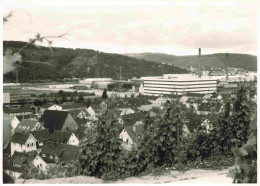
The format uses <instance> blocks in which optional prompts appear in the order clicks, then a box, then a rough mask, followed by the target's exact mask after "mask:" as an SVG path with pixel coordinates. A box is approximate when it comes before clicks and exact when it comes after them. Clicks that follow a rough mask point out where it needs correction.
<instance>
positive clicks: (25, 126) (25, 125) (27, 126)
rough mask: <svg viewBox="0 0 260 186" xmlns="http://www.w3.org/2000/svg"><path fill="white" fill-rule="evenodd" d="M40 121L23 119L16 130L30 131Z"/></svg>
mask: <svg viewBox="0 0 260 186" xmlns="http://www.w3.org/2000/svg"><path fill="white" fill-rule="evenodd" d="M37 123H38V121H37V120H31V119H23V120H22V121H21V122H20V123H19V124H18V126H17V127H16V128H15V132H29V131H31V130H32V129H33V128H34V127H35V125H36V124H37Z"/></svg>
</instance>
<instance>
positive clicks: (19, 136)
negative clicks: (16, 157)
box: [11, 132, 31, 144]
mask: <svg viewBox="0 0 260 186" xmlns="http://www.w3.org/2000/svg"><path fill="white" fill-rule="evenodd" d="M30 135H31V134H29V133H17V132H15V133H14V135H13V136H12V139H11V142H13V143H19V144H24V143H25V142H26V141H27V139H28V138H29V136H30Z"/></svg>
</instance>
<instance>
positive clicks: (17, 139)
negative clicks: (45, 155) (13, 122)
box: [11, 133, 37, 156]
mask: <svg viewBox="0 0 260 186" xmlns="http://www.w3.org/2000/svg"><path fill="white" fill-rule="evenodd" d="M36 142H37V140H36V139H35V138H34V137H33V135H32V134H24V133H14V135H13V136H12V139H11V156H12V155H13V154H14V152H15V151H17V152H30V151H36V150H37V148H36Z"/></svg>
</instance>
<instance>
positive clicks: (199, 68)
mask: <svg viewBox="0 0 260 186" xmlns="http://www.w3.org/2000/svg"><path fill="white" fill-rule="evenodd" d="M198 76H199V78H200V77H201V49H200V48H199V61H198Z"/></svg>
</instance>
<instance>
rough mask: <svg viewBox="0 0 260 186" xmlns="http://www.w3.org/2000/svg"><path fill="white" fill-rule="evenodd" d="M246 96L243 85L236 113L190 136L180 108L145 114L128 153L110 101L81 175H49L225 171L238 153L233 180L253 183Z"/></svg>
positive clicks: (88, 144) (86, 148)
mask: <svg viewBox="0 0 260 186" xmlns="http://www.w3.org/2000/svg"><path fill="white" fill-rule="evenodd" d="M245 95H246V89H245V88H244V87H242V88H241V89H240V90H239V91H238V96H237V100H236V101H235V103H236V104H235V108H234V109H233V110H232V111H233V115H230V107H228V106H227V107H226V110H225V112H224V113H223V114H220V115H218V118H217V119H213V120H212V122H213V125H214V128H213V129H211V130H210V131H208V130H207V129H206V128H204V127H199V128H198V129H197V130H196V132H195V133H194V134H192V135H190V136H184V135H183V131H182V126H183V121H182V118H183V111H182V109H181V107H179V105H178V104H177V103H172V104H169V105H166V106H165V109H164V110H163V111H162V112H158V113H157V114H156V115H153V116H152V115H149V114H148V115H147V116H146V120H145V125H144V132H143V135H142V136H141V137H140V139H139V140H138V143H137V145H136V146H134V148H133V149H132V151H130V152H128V151H125V150H123V149H122V148H121V142H120V140H119V138H118V136H119V132H120V131H119V130H118V129H119V128H120V124H119V123H118V120H117V118H118V112H117V109H116V103H115V100H113V98H111V99H107V100H106V104H103V108H102V115H101V116H100V117H99V120H98V121H97V123H96V124H95V127H93V128H91V132H90V133H88V134H87V138H88V139H87V140H85V142H84V143H83V144H82V148H81V150H82V152H81V156H80V158H79V162H80V163H78V164H76V167H77V171H76V172H75V171H70V172H66V170H69V169H70V168H68V169H65V173H57V171H56V172H55V171H53V172H51V171H49V173H48V174H51V175H55V174H56V175H57V176H56V177H61V176H64V175H67V176H71V175H73V174H74V175H79V174H81V175H82V174H83V175H87V176H95V177H99V178H102V179H104V180H115V179H122V178H126V177H130V176H140V175H145V174H147V173H152V174H153V173H154V174H159V173H160V172H162V171H163V170H181V171H185V170H189V169H194V168H195V169H196V168H201V169H221V168H227V167H230V166H231V165H233V164H234V155H233V154H232V151H231V149H235V150H234V152H235V156H236V162H235V163H236V166H235V167H234V169H233V172H232V177H233V178H234V182H236V183H244V182H247V183H248V182H249V183H253V182H255V181H256V155H257V154H256V152H257V151H256V125H255V127H252V126H251V132H250V137H249V136H248V135H246V134H249V132H244V131H247V130H249V121H248V119H249V118H250V116H251V113H250V111H249V107H250V106H249V105H250V104H249V99H248V97H247V96H245ZM236 125H239V126H236ZM234 128H235V129H234ZM248 139H249V140H248ZM243 144H245V145H243ZM242 145H243V147H242V148H239V147H241V146H242ZM70 166H71V165H70ZM70 166H68V167H70ZM73 166H74V167H75V165H73ZM57 170H60V169H58V168H57ZM72 170H74V169H72ZM154 170H158V171H154ZM43 177H44V176H43ZM43 179H44V178H43ZM45 179H46V178H45Z"/></svg>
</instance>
